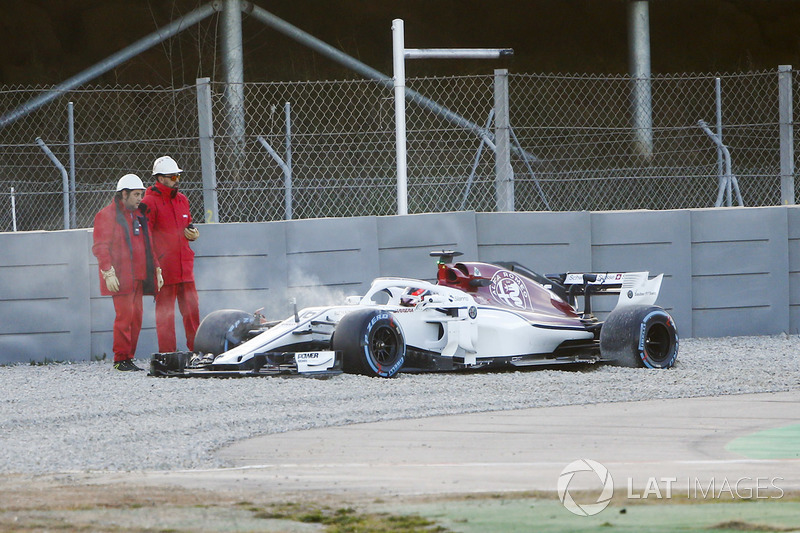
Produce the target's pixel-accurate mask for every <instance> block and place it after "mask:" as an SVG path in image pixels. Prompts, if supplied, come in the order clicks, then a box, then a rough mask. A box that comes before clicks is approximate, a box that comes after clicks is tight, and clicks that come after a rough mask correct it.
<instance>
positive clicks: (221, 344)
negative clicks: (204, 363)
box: [194, 309, 258, 355]
mask: <svg viewBox="0 0 800 533" xmlns="http://www.w3.org/2000/svg"><path fill="white" fill-rule="evenodd" d="M256 327H258V324H257V321H256V317H255V316H254V315H253V313H247V312H245V311H239V310H238V309H220V310H218V311H213V312H211V313H209V314H208V315H206V317H205V318H204V319H203V321H202V322H200V327H198V328H197V334H196V335H195V338H194V351H195V352H199V353H203V354H213V355H219V354H221V353H223V352H227V351H228V350H230V349H231V348H233V347H235V346H238V345H239V344H241V343H242V342H244V341H246V340H247V339H248V338H249V336H250V335H249V334H250V331H251V330H252V329H255V328H256Z"/></svg>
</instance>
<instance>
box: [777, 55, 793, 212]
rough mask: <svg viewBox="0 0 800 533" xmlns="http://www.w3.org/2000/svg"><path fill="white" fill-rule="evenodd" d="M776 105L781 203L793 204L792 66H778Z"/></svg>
mask: <svg viewBox="0 0 800 533" xmlns="http://www.w3.org/2000/svg"><path fill="white" fill-rule="evenodd" d="M778 106H779V120H780V138H781V142H780V146H781V205H794V126H793V124H792V118H793V112H792V66H791V65H779V66H778Z"/></svg>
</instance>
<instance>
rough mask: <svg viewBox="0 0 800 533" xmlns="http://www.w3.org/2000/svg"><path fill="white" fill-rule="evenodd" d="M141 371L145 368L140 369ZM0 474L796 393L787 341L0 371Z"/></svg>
mask: <svg viewBox="0 0 800 533" xmlns="http://www.w3.org/2000/svg"><path fill="white" fill-rule="evenodd" d="M138 363H139V365H140V366H145V365H146V363H147V362H146V361H144V360H139V361H138ZM0 384H1V385H2V386H1V387H0V405H1V406H2V410H0V472H2V473H26V474H45V473H57V472H87V471H97V470H106V471H134V470H175V469H189V468H213V467H220V466H226V465H224V464H222V463H220V462H219V461H218V460H216V459H215V458H214V457H213V451H214V450H216V449H218V448H219V447H221V446H224V445H226V444H229V443H231V442H234V441H237V440H240V439H246V438H249V437H254V436H257V435H263V434H267V433H276V432H283V431H289V430H298V429H309V428H317V427H323V426H335V425H345V424H353V423H358V422H372V421H378V420H389V419H399V418H419V417H425V416H432V415H444V414H456V413H468V412H480V411H495V410H509V409H521V408H528V407H544V406H557V405H569V404H593V403H602V402H621V401H633V400H649V399H656V398H687V397H698V396H719V395H725V394H744V393H758V392H777V391H787V390H797V389H800V337H798V336H795V335H777V336H769V337H766V336H765V337H728V338H720V339H686V340H682V341H681V349H680V354H679V356H678V362H677V364H676V366H675V367H674V368H672V369H670V370H663V371H654V370H647V369H628V368H616V367H611V366H606V365H584V366H581V367H579V368H578V369H564V370H560V369H559V370H551V369H547V370H542V369H531V370H523V371H509V372H470V373H448V374H401V375H400V376H399V377H398V378H396V379H389V380H387V379H377V378H367V377H363V376H354V375H341V376H336V377H333V378H330V379H327V380H318V379H308V378H302V377H295V378H274V377H273V378H242V379H176V378H172V379H169V378H153V377H148V376H146V375H145V372H116V371H113V370H112V369H111V364H110V363H108V362H80V363H71V364H67V363H63V364H51V365H46V366H30V365H12V366H3V367H0Z"/></svg>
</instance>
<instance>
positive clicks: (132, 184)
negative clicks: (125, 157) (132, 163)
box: [117, 174, 146, 192]
mask: <svg viewBox="0 0 800 533" xmlns="http://www.w3.org/2000/svg"><path fill="white" fill-rule="evenodd" d="M145 188H146V187H145V186H144V184H143V183H142V180H141V178H139V176H137V175H136V174H125V175H124V176H122V177H121V178H120V179H119V181H118V182H117V192H119V191H121V190H123V189H130V190H137V189H141V190H144V189H145Z"/></svg>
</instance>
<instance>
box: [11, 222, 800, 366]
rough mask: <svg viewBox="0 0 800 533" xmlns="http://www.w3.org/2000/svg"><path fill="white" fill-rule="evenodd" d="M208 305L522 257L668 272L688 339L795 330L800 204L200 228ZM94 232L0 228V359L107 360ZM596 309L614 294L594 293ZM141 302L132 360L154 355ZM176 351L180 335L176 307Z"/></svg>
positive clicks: (199, 265)
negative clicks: (452, 262)
mask: <svg viewBox="0 0 800 533" xmlns="http://www.w3.org/2000/svg"><path fill="white" fill-rule="evenodd" d="M200 231H201V237H200V239H199V240H198V241H196V242H195V243H193V245H192V247H193V248H194V250H195V252H196V263H195V274H196V278H197V286H198V291H199V294H200V312H201V315H205V314H207V313H209V312H211V311H213V310H215V309H221V308H237V309H244V310H247V311H252V310H255V309H258V308H260V307H264V308H265V310H264V312H265V314H267V316H270V317H273V318H283V317H284V316H286V315H288V313H289V312H290V311H291V304H290V303H289V302H290V299H292V298H293V299H295V300H296V301H297V305H298V306H299V307H303V306H306V305H318V304H321V303H333V302H340V301H341V299H342V298H343V297H344V296H346V295H352V294H361V293H363V292H364V291H365V290H366V289H367V287H368V286H369V282H370V281H371V280H372V279H373V278H375V277H378V276H405V277H412V278H420V279H427V280H433V279H434V278H435V272H436V270H435V265H434V260H433V259H432V258H430V257H429V256H428V252H429V251H431V250H435V249H455V250H459V251H462V252H464V259H465V260H471V259H477V260H481V261H501V260H502V261H517V262H519V263H521V264H523V265H526V266H528V267H529V268H532V269H533V270H536V271H538V272H541V273H556V272H565V271H600V272H602V271H631V270H648V271H650V272H651V274H657V273H662V272H663V273H664V282H663V284H662V289H661V295H660V297H659V304H661V305H662V306H664V307H665V308H667V309H668V310H669V311H670V313H672V315H673V316H674V317H675V320H676V322H677V324H678V329H679V331H680V334H681V336H682V337H715V336H728V335H771V334H776V333H780V332H787V333H798V327H799V326H800V208H795V207H773V208H729V209H702V210H682V211H631V212H598V213H590V212H577V213H471V212H466V213H443V214H424V215H408V216H402V217H396V216H393V217H360V218H342V219H314V220H298V221H291V222H264V223H252V224H215V225H202V226H200ZM91 244H92V236H91V231H90V230H70V231H57V232H26V233H3V234H0V363H10V362H41V361H45V360H87V359H92V358H102V357H103V355H104V354H105V357H106V358H107V359H110V358H111V357H112V353H111V338H112V334H111V327H112V322H113V317H114V310H113V306H112V303H111V298H109V297H102V296H100V292H99V280H98V276H97V261H96V260H95V258H94V256H93V255H92V253H91ZM594 303H595V311H596V312H597V313H598V314H600V315H601V316H602V315H603V313H605V312H607V311H609V310H610V309H611V308H613V306H614V303H615V302H614V298H613V297H607V298H600V299H597V300H596V301H595V302H594ZM153 308H154V306H153V300H152V297H145V316H144V328H143V330H142V334H141V337H140V341H139V349H138V352H137V353H138V354H139V357H144V356H146V355H147V354H149V353H151V352H153V351H156V350H157V344H156V335H155V326H154V320H155V317H154V309H153ZM176 321H177V322H178V324H177V327H176V331H177V332H178V343H179V346H182V345H184V343H185V339H184V336H183V333H182V326H181V324H180V315H179V314H177V317H176Z"/></svg>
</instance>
